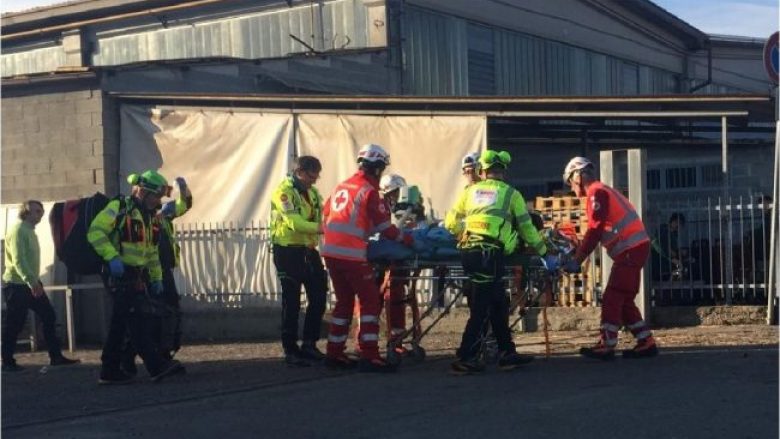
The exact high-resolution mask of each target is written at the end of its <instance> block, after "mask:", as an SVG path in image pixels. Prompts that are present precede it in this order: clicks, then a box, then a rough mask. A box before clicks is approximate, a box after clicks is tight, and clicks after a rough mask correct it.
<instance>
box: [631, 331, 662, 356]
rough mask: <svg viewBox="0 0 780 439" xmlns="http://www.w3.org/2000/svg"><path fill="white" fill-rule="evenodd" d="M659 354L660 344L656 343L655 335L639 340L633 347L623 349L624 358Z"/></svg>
mask: <svg viewBox="0 0 780 439" xmlns="http://www.w3.org/2000/svg"><path fill="white" fill-rule="evenodd" d="M656 355H658V345H656V344H655V339H654V338H653V336H652V335H651V336H649V337H647V338H644V339H642V340H637V342H636V346H634V348H633V349H626V350H624V351H623V358H632V359H633V358H650V357H655V356H656Z"/></svg>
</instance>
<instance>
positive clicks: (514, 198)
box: [444, 179, 547, 255]
mask: <svg viewBox="0 0 780 439" xmlns="http://www.w3.org/2000/svg"><path fill="white" fill-rule="evenodd" d="M444 226H445V227H446V228H447V229H448V230H449V231H450V232H452V233H453V234H455V235H461V239H460V243H459V244H458V245H459V247H460V248H470V247H474V246H486V245H487V246H490V245H496V246H498V245H500V246H501V247H503V249H504V253H506V254H511V253H513V252H514V251H515V249H516V248H517V244H518V232H520V235H521V236H522V238H523V240H524V241H525V242H526V243H528V245H529V246H531V247H532V248H533V249H534V250H535V251H536V252H537V253H538V254H539V255H544V254H545V253H547V247H546V246H545V245H544V241H542V237H541V235H539V232H538V231H537V230H536V228H535V227H534V225H533V223H532V222H531V217H530V215H529V214H528V209H527V207H526V205H525V199H523V196H522V195H521V194H520V192H518V191H517V190H515V189H513V188H512V187H511V186H509V185H508V184H506V183H505V182H503V181H500V180H493V179H486V180H482V181H480V182H477V183H474V184H472V185H471V186H468V187H466V189H464V190H463V192H462V193H461V195H460V197H458V200H457V201H456V202H455V206H453V208H452V209H451V210H450V211H449V212H448V213H447V217H446V218H445V221H444Z"/></svg>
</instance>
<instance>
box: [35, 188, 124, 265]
mask: <svg viewBox="0 0 780 439" xmlns="http://www.w3.org/2000/svg"><path fill="white" fill-rule="evenodd" d="M118 198H119V197H117V198H114V199H118ZM111 200H112V198H108V197H107V196H105V195H103V194H102V193H100V192H96V193H95V195H93V196H91V197H86V198H79V199H76V200H68V201H62V202H59V203H55V204H54V206H53V207H52V209H51V213H49V225H50V226H51V236H52V238H53V239H54V248H55V250H56V253H57V258H59V260H61V261H62V262H63V263H64V264H65V266H66V267H68V270H70V271H73V272H75V273H78V274H83V275H86V274H100V272H101V270H102V267H103V265H104V264H105V262H104V261H103V258H101V257H100V255H98V254H97V252H95V248H94V247H92V244H90V243H89V241H88V240H87V232H88V231H89V226H90V224H92V220H93V219H95V216H97V214H98V213H99V212H100V211H101V210H103V209H105V207H106V205H108V203H109V202H110V201H111ZM121 204H122V208H121V210H120V212H119V216H124V214H125V208H124V203H121ZM117 223H118V224H121V221H118V222H117Z"/></svg>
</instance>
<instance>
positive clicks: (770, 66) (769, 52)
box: [764, 32, 780, 84]
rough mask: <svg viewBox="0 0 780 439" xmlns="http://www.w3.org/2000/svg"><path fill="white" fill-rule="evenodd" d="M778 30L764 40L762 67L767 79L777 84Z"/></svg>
mask: <svg viewBox="0 0 780 439" xmlns="http://www.w3.org/2000/svg"><path fill="white" fill-rule="evenodd" d="M778 35H780V32H775V33H773V34H772V36H771V37H769V39H768V40H767V41H766V45H764V68H765V69H766V73H767V75H769V79H770V80H771V81H772V82H774V83H775V84H777V72H778V70H780V50H778V46H777V41H778Z"/></svg>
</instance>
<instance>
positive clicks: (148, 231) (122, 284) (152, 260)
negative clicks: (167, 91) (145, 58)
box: [87, 170, 182, 384]
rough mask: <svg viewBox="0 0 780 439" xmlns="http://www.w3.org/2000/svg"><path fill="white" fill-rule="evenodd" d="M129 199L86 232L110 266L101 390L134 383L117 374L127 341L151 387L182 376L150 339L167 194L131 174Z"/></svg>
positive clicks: (150, 176)
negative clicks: (108, 316)
mask: <svg viewBox="0 0 780 439" xmlns="http://www.w3.org/2000/svg"><path fill="white" fill-rule="evenodd" d="M128 182H129V183H130V184H132V185H133V192H132V195H131V196H129V197H119V198H117V199H114V200H112V201H110V202H109V203H108V205H107V206H106V207H105V208H104V209H103V210H102V211H100V212H99V213H98V214H97V215H96V216H95V218H94V219H93V220H92V223H91V224H90V226H89V230H88V231H87V240H88V241H89V243H90V244H92V247H94V249H95V252H97V254H98V255H100V256H101V257H102V258H103V260H104V261H106V264H107V266H108V273H106V276H105V277H104V279H105V280H106V284H107V285H108V286H109V290H110V291H111V293H112V299H113V307H112V313H111V323H110V325H109V330H108V336H107V337H106V341H105V344H104V345H103V353H102V355H101V362H102V366H101V371H100V379H99V381H98V383H99V384H126V383H129V382H130V381H132V379H133V377H132V376H130V375H128V374H126V373H124V372H123V371H122V370H121V369H120V361H121V357H122V348H123V346H124V340H125V335H126V334H127V333H128V332H129V334H130V340H131V343H132V345H133V347H134V348H135V349H136V350H137V351H138V354H139V355H140V356H141V358H142V359H143V360H144V364H145V366H146V369H147V371H148V372H149V375H150V376H151V377H152V380H153V381H159V380H160V379H162V378H164V377H166V376H168V375H171V374H173V373H176V372H178V371H179V370H181V367H182V366H181V364H180V363H179V362H178V361H176V360H167V359H165V358H164V357H163V356H162V354H161V353H160V352H159V350H158V349H157V348H156V346H155V343H154V342H153V341H152V339H151V334H150V332H151V331H150V328H151V327H152V326H153V325H151V324H150V319H149V317H148V315H147V312H146V310H148V309H149V308H150V307H149V302H148V296H147V294H148V295H149V296H154V297H157V298H160V296H161V295H162V291H163V286H162V269H161V268H160V258H159V254H158V244H159V241H160V233H161V231H160V223H159V220H157V219H156V218H155V215H156V210H157V208H158V206H160V199H161V198H162V196H163V195H165V194H168V193H170V189H171V188H170V186H168V183H167V181H166V180H165V178H164V177H163V176H162V175H160V174H159V173H157V172H156V171H151V170H150V171H146V172H144V173H143V174H141V175H136V174H133V175H131V176H130V177H129V178H128Z"/></svg>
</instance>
